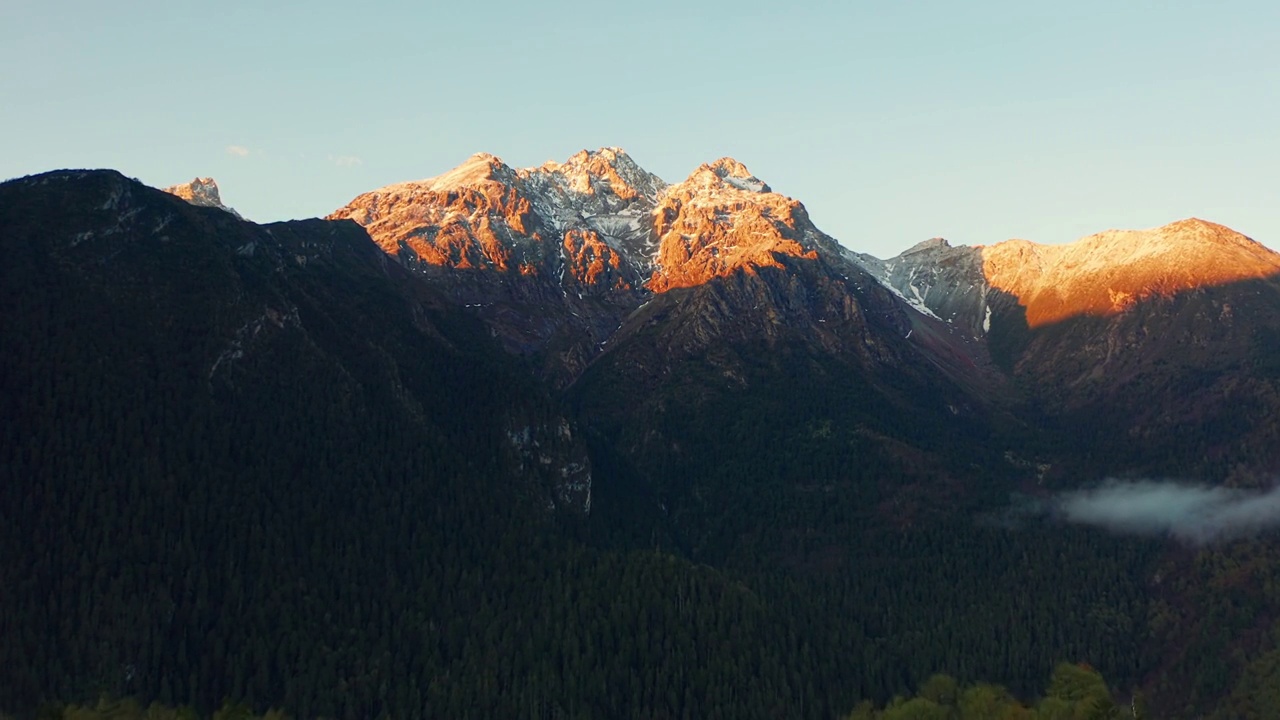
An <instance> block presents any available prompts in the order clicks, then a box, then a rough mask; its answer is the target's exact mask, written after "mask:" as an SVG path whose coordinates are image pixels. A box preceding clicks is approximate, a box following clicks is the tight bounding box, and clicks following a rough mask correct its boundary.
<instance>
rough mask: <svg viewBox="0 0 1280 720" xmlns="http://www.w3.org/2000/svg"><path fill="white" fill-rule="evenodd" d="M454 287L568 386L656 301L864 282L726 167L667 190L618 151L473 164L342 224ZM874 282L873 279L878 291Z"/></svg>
mask: <svg viewBox="0 0 1280 720" xmlns="http://www.w3.org/2000/svg"><path fill="white" fill-rule="evenodd" d="M330 219H350V220H354V221H355V222H357V223H359V224H360V225H362V226H364V227H365V229H366V230H367V231H368V232H369V234H370V236H371V237H373V239H374V241H375V242H376V243H377V244H378V245H379V246H380V247H381V248H382V249H383V250H384V251H385V252H387V253H389V254H391V255H393V256H395V257H397V258H399V259H400V260H401V261H402V262H404V263H405V264H406V265H408V266H410V267H413V268H416V269H418V270H419V271H421V272H422V273H424V274H426V275H427V276H429V277H431V278H433V280H434V281H435V282H436V283H437V284H439V285H441V286H443V287H445V288H446V289H447V290H448V291H449V292H450V294H451V295H452V296H453V297H454V298H455V299H456V300H457V301H458V302H460V303H462V304H464V305H466V306H468V307H469V308H470V309H472V310H473V311H474V312H476V313H477V314H479V315H480V316H481V317H482V318H484V319H485V320H486V322H488V323H489V324H490V326H491V327H493V328H494V332H495V334H496V335H497V336H498V337H499V338H500V339H501V340H502V342H503V343H504V345H505V346H506V347H507V348H508V349H509V350H511V351H514V352H518V353H523V354H528V355H531V356H535V357H537V358H539V359H540V361H541V362H542V367H543V369H544V371H545V373H546V374H548V375H550V376H553V377H555V378H556V379H557V380H558V381H560V382H568V381H570V380H572V378H573V377H575V376H576V375H577V373H578V372H580V370H581V369H582V368H583V367H585V365H586V363H588V362H590V361H591V359H592V358H593V357H594V356H595V355H597V354H599V352H601V351H602V350H603V349H604V346H605V345H606V344H607V342H608V340H609V338H610V337H611V336H612V335H613V334H614V333H615V332H616V331H617V330H619V329H620V328H621V327H622V326H623V325H624V323H625V322H626V320H627V318H628V317H629V316H630V315H631V314H632V313H633V312H634V311H635V310H637V309H638V308H639V307H640V306H642V305H643V304H644V303H646V302H648V301H649V300H650V299H652V297H653V295H654V294H655V293H664V292H667V291H669V290H672V289H676V288H685V287H691V286H695V285H700V284H704V283H706V282H708V281H709V280H711V279H713V278H723V277H728V276H729V275H732V274H734V273H736V272H738V271H743V272H747V273H754V272H756V271H757V270H759V269H761V268H774V269H779V270H780V269H782V268H783V260H784V259H786V258H794V259H803V260H808V261H816V260H818V259H819V256H820V255H821V256H822V258H823V260H824V262H828V263H834V264H836V265H838V266H840V267H839V268H836V269H831V270H830V273H829V274H831V275H832V276H834V277H839V278H845V277H846V276H847V275H848V274H849V273H850V272H854V273H855V274H860V273H861V270H858V269H857V268H854V267H853V266H852V265H851V264H850V263H849V262H848V261H847V260H846V259H845V258H844V256H843V251H842V250H841V249H840V248H839V246H838V245H837V244H836V242H835V241H834V240H833V239H831V238H829V237H827V236H826V235H824V234H823V233H822V232H820V231H819V230H818V229H817V228H816V227H814V225H813V223H812V222H811V221H810V220H809V217H808V214H807V213H806V212H805V209H804V206H803V205H801V204H800V203H799V202H798V201H796V200H793V199H791V198H787V197H784V196H782V195H778V194H775V193H773V192H772V190H771V189H770V187H769V186H768V185H767V184H766V183H764V182H763V181H761V180H760V179H759V178H756V177H755V176H753V175H752V174H751V173H750V171H748V170H747V168H746V167H745V166H744V165H743V164H742V163H740V162H738V161H736V160H733V159H732V158H723V159H721V160H718V161H716V162H714V163H710V164H706V165H703V166H701V167H699V168H698V169H697V170H695V171H694V172H693V173H692V174H691V175H690V176H689V177H688V179H686V180H685V181H684V182H682V183H679V184H677V185H671V186H669V185H668V184H667V183H665V182H664V181H662V180H661V179H659V178H658V177H657V176H655V175H653V174H651V173H649V172H647V171H645V170H644V169H643V168H641V167H640V166H639V165H637V164H636V163H635V161H634V160H632V159H631V157H630V156H628V155H627V154H626V153H625V152H623V151H622V150H619V149H617V148H601V149H599V150H595V151H586V150H584V151H582V152H579V153H577V154H575V155H574V156H572V157H570V158H568V159H567V160H565V161H564V162H548V163H545V164H543V165H541V166H539V167H534V168H526V169H514V168H511V167H510V166H508V165H506V164H505V163H504V162H503V161H502V160H501V159H499V158H497V157H494V156H493V155H488V154H483V153H482V154H477V155H473V156H472V157H471V158H470V159H468V160H467V161H466V162H464V163H463V164H462V165H460V166H458V167H457V168H455V169H453V170H451V171H449V172H447V173H445V174H443V175H440V176H437V177H434V178H430V179H427V180H421V181H416V182H407V183H399V184H396V185H389V186H387V187H384V188H381V189H379V190H375V191H372V192H369V193H365V194H363V195H361V196H359V197H357V198H355V199H354V200H352V201H351V202H350V203H349V204H347V205H346V206H345V207H343V208H341V209H339V210H338V211H336V212H335V213H333V214H332V215H331V216H330ZM868 282H870V281H869V280H868Z"/></svg>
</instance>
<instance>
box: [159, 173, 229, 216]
mask: <svg viewBox="0 0 1280 720" xmlns="http://www.w3.org/2000/svg"><path fill="white" fill-rule="evenodd" d="M164 191H165V192H167V193H169V194H170V195H175V196H177V197H180V198H182V199H183V200H186V201H187V202H189V203H191V204H192V205H199V206H201V207H213V208H218V209H219V210H225V211H227V212H229V213H231V214H232V215H235V216H236V217H240V213H238V212H236V211H235V210H232V209H231V208H229V207H227V206H226V205H223V204H222V196H221V195H220V194H219V193H218V183H216V182H214V180H213V178H211V177H198V178H195V179H194V180H192V181H191V182H188V183H182V184H180V185H170V186H169V187H167V188H165V189H164Z"/></svg>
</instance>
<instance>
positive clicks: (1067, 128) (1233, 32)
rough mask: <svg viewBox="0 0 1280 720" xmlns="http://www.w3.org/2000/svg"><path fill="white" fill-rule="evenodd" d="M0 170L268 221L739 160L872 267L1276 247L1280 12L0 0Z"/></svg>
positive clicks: (1279, 240) (1207, 2)
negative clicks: (461, 169)
mask: <svg viewBox="0 0 1280 720" xmlns="http://www.w3.org/2000/svg"><path fill="white" fill-rule="evenodd" d="M0 138H2V140H0V177H3V178H10V177H16V176H20V175H26V174H30V173H35V172H42V171H45V170H52V169H56V168H63V167H111V168H116V169H118V170H120V171H122V172H124V173H125V174H126V175H129V176H132V177H137V178H139V179H140V180H142V181H144V182H146V183H148V184H151V185H156V186H164V185H169V184H173V183H177V182H183V181H186V180H190V179H191V178H192V177H194V176H196V175H211V176H213V177H215V178H216V179H217V180H218V183H219V185H220V186H221V188H222V194H223V200H224V201H225V202H226V203H227V204H229V205H232V206H234V207H236V208H237V209H239V210H240V211H241V212H242V213H244V214H245V215H246V216H248V217H249V218H251V219H254V220H258V221H269V220H281V219H288V218H293V217H310V216H316V215H324V214H327V213H328V212H330V211H332V210H334V209H335V208H337V207H339V206H341V205H343V204H344V203H346V202H347V201H348V200H350V199H351V198H352V197H354V196H355V195H357V194H359V193H360V192H363V191H366V190H371V189H373V188H376V187H379V186H382V185H385V184H389V183H392V182H398V181H402V180H410V179H417V178H423V177H429V176H432V175H436V174H438V173H441V172H444V171H445V170H448V169H449V168H451V167H453V166H454V165H456V164H458V163H459V162H461V161H462V160H464V159H465V158H466V157H467V156H468V155H470V154H471V153H473V152H477V151H482V150H483V151H487V152H492V153H494V154H496V155H499V156H501V157H502V158H503V159H504V160H506V161H507V162H508V163H509V164H511V165H514V166H517V167H524V166H529V165H536V164H540V163H542V162H543V161H545V160H549V159H557V160H563V159H564V158H566V157H568V156H569V155H571V154H572V153H574V152H576V151H577V150H579V149H582V148H596V147H600V146H606V145H617V146H621V147H623V148H624V149H626V150H627V151H628V152H629V153H630V154H631V156H632V157H633V158H635V159H636V161H637V162H639V163H640V164H641V165H643V166H645V167H646V168H648V169H649V170H650V171H652V172H655V173H657V174H658V175H660V176H662V177H663V178H665V179H667V180H668V181H678V180H681V179H683V178H684V177H685V176H687V175H688V174H689V172H691V171H692V170H693V169H694V168H695V167H697V166H698V165H699V164H700V163H702V162H707V161H710V160H714V159H716V158H718V157H721V156H724V155H731V156H733V157H735V158H737V159H738V160H740V161H742V162H743V163H745V164H746V165H747V167H749V168H750V169H751V170H752V172H754V173H755V174H756V175H757V176H759V177H760V178H762V179H763V180H765V181H766V182H768V183H770V184H771V185H772V186H773V187H774V189H775V190H777V191H779V192H782V193H785V194H787V195H790V196H793V197H795V198H798V199H799V200H801V201H802V202H804V203H805V205H806V206H807V207H808V208H809V213H810V216H811V217H812V218H813V220H814V221H815V222H816V223H817V225H818V226H819V227H820V228H822V229H823V230H825V231H826V232H828V233H830V234H831V235H833V236H835V237H836V238H837V239H839V240H840V241H841V242H842V243H843V244H845V245H846V246H849V247H851V248H854V249H856V250H860V251H865V252H871V253H872V254H876V255H880V256H887V255H892V254H895V253H897V252H898V251H900V250H902V249H904V248H906V247H908V246H910V245H912V244H914V243H916V242H918V241H920V240H923V239H926V238H929V237H933V236H943V237H946V238H948V239H950V240H951V241H952V242H953V243H955V244H989V243H993V242H998V241H1000V240H1004V239H1008V238H1011V237H1022V238H1027V239H1031V240H1036V241H1039V242H1051V243H1052V242H1064V241H1068V240H1072V239H1075V238H1077V237H1080V236H1082V235H1086V234H1089V233H1092V232H1096V231H1100V230H1105V229H1108V228H1143V227H1152V226H1156V225H1161V224H1164V223H1166V222H1169V221H1172V220H1175V219H1179V218H1183V217H1189V216H1197V217H1202V218H1205V219H1208V220H1213V221H1216V222H1220V223H1223V224H1226V225H1229V226H1231V227H1233V228H1235V229H1237V230H1239V231H1241V232H1244V233H1245V234H1247V235H1250V236H1252V237H1254V238H1255V239H1257V240H1259V241H1262V242H1264V243H1267V244H1268V245H1270V246H1271V247H1275V248H1280V203H1277V199H1280V179H1278V177H1280V176H1278V175H1277V172H1278V171H1280V3H1277V2H1274V0H1259V1H1253V2H1245V1H1243V0H1219V1H1217V2H1213V1H1211V0H1203V1H1195V2H1192V1H1181V0H1164V1H1162V2H1156V1H1151V2H1141V1H1138V0H1133V1H1126V0H1108V1H1106V2H1101V1H1096V0H1072V1H1071V2H1041V1H1038V0H1017V1H1013V0H1009V1H1006V0H986V1H984V0H973V1H971V2H959V1H956V0H945V1H943V0H939V1H923V0H922V1H915V2H913V1H911V0H898V1H894V2H890V1H889V0H882V1H877V2H870V1H862V2H858V1H854V0H845V1H844V2H804V1H803V0H801V1H800V2H779V1H777V0H773V1H771V2H756V1H755V0H730V1H725V2H720V1H714V2H696V1H693V0H686V1H684V2H667V1H666V0H650V1H648V2H610V1H608V0H596V1H595V2H577V1H575V0H538V1H537V2H532V1H528V0H524V1H520V2H505V1H504V0H489V1H488V2H469V1H467V0H455V1H453V2H435V1H431V0H427V1H423V2H403V3H400V2H360V3H357V2H346V3H336V2H330V1H328V0H311V1H309V2H297V3H290V2H271V1H270V0H252V1H247V2H246V1H241V0H219V1H217V2H201V3H195V2H187V1H185V0H166V1H165V2H154V1H152V0H121V1H119V2H102V1H101V0H2V2H0Z"/></svg>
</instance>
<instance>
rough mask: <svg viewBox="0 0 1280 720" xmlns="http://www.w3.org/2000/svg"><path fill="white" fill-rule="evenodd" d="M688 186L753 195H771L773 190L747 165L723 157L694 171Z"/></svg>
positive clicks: (687, 181)
mask: <svg viewBox="0 0 1280 720" xmlns="http://www.w3.org/2000/svg"><path fill="white" fill-rule="evenodd" d="M685 183H686V184H695V185H698V186H700V187H706V188H719V187H724V186H728V187H731V188H734V189H737V190H742V191H744V192H751V193H771V192H773V189H772V188H770V187H769V185H768V184H766V183H765V182H764V181H763V180H761V179H760V178H758V177H756V176H755V175H752V174H751V171H750V170H748V169H747V166H746V165H743V164H742V163H740V162H738V161H737V160H734V159H733V158H731V157H722V158H720V159H719V160H716V161H715V162H713V163H704V164H702V165H700V166H698V169H697V170H694V171H693V173H692V174H690V175H689V178H688V179H687V180H685Z"/></svg>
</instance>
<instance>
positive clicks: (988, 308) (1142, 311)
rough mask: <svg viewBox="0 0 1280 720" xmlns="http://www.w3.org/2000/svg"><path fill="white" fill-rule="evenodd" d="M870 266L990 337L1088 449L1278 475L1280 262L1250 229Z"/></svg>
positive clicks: (926, 304)
mask: <svg viewBox="0 0 1280 720" xmlns="http://www.w3.org/2000/svg"><path fill="white" fill-rule="evenodd" d="M857 259H858V261H859V262H860V263H861V264H862V265H863V266H864V267H867V268H868V269H869V270H870V271H872V272H873V273H875V274H876V275H877V277H878V278H879V279H880V280H881V281H882V282H884V283H885V284H886V285H889V286H891V287H894V288H895V289H896V290H897V291H898V292H899V293H900V294H902V295H904V296H907V297H911V298H913V299H915V301H916V303H918V304H919V305H921V306H922V311H924V312H928V313H932V314H934V315H937V316H939V317H942V318H946V319H947V321H948V322H949V323H950V324H951V325H953V326H955V327H957V328H959V329H961V330H963V331H964V332H965V333H967V334H969V335H971V336H972V337H974V338H975V339H977V340H980V341H982V342H983V343H985V345H986V347H987V349H988V351H989V352H990V354H991V356H992V357H994V358H995V359H996V360H997V361H998V362H999V364H1000V365H1001V366H1002V367H1003V368H1004V370H1005V372H1006V373H1007V374H1008V375H1009V376H1010V377H1012V378H1014V379H1015V380H1016V382H1017V384H1018V385H1019V388H1020V390H1021V392H1022V395H1023V399H1024V400H1026V401H1027V402H1029V403H1031V404H1033V405H1035V406H1036V407H1038V408H1039V409H1040V410H1042V411H1044V412H1046V413H1048V415H1049V416H1050V417H1051V418H1054V419H1055V420H1056V421H1058V422H1061V423H1064V425H1062V430H1063V431H1064V432H1065V434H1066V435H1075V436H1083V437H1082V438H1081V439H1082V440H1083V442H1082V443H1081V444H1082V445H1084V446H1085V447H1084V448H1080V449H1086V448H1087V449H1089V450H1090V451H1095V452H1096V451H1101V450H1103V449H1104V448H1105V449H1106V452H1107V453H1108V454H1110V455H1111V456H1112V457H1113V459H1114V460H1115V461H1120V460H1121V459H1125V461H1126V462H1132V463H1133V464H1132V466H1131V468H1130V469H1131V470H1132V471H1135V472H1146V473H1161V472H1163V473H1170V472H1173V473H1182V472H1186V471H1189V470H1193V469H1195V470H1196V471H1197V472H1215V473H1217V474H1219V475H1220V474H1221V470H1222V468H1221V464H1220V463H1221V462H1224V461H1226V459H1227V458H1232V459H1233V462H1235V463H1240V462H1242V461H1244V460H1245V459H1246V458H1248V463H1247V464H1249V465H1250V467H1252V472H1253V473H1255V474H1259V475H1261V474H1265V473H1268V472H1274V471H1276V470H1280V457H1278V456H1277V453H1276V452H1274V451H1272V450H1268V449H1264V448H1271V447H1277V446H1276V445H1275V444H1274V441H1275V440H1280V436H1277V435H1276V432H1277V429H1276V428H1275V427H1274V423H1271V422H1269V421H1267V420H1266V418H1267V417H1269V416H1271V414H1272V413H1274V412H1275V411H1276V410H1280V399H1278V398H1277V397H1276V395H1275V384H1274V381H1275V378H1276V370H1275V367H1276V366H1275V357H1276V355H1275V348H1277V347H1280V345H1277V338H1278V337H1280V255H1278V254H1277V253H1275V252H1273V251H1271V250H1269V249H1267V248H1266V247H1264V246H1263V245H1261V244H1259V243H1257V242H1255V241H1254V240H1252V239H1250V238H1248V237H1245V236H1244V235H1241V234H1239V233H1237V232H1235V231H1233V230H1230V229H1229V228H1226V227H1223V226H1221V225H1217V224H1214V223H1209V222H1205V221H1203V220H1197V219H1188V220H1181V221H1178V222H1175V223H1171V224H1169V225H1166V226H1163V227H1159V228H1154V229H1151V230H1142V231H1133V230H1126V231H1117V230H1112V231H1108V232H1104V233H1099V234H1097V235H1091V236H1089V237H1087V238H1083V239H1081V240H1078V241H1076V242H1074V243H1070V244H1067V245H1037V244H1035V243H1031V242H1028V241H1025V240H1012V241H1008V242H1003V243H998V244H996V245H992V246H989V247H982V246H979V247H959V248H953V247H951V246H950V245H948V244H947V243H946V242H945V241H941V240H935V241H930V242H927V243H922V244H921V245H918V246H916V247H914V248H912V249H911V250H908V251H906V252H904V253H902V254H901V255H899V256H897V257H895V258H892V259H889V260H878V259H876V258H870V257H867V256H859V257H858V258H857ZM1246 417H1248V418H1250V420H1249V421H1248V422H1242V421H1243V418H1246ZM1139 437H1141V438H1144V439H1145V441H1144V442H1142V443H1135V442H1133V441H1134V440H1135V439H1136V438H1139ZM1191 437H1194V438H1196V441H1195V442H1188V438H1191ZM1120 467H1121V466H1119V465H1117V466H1116V467H1114V468H1113V471H1116V470H1119V469H1120Z"/></svg>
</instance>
